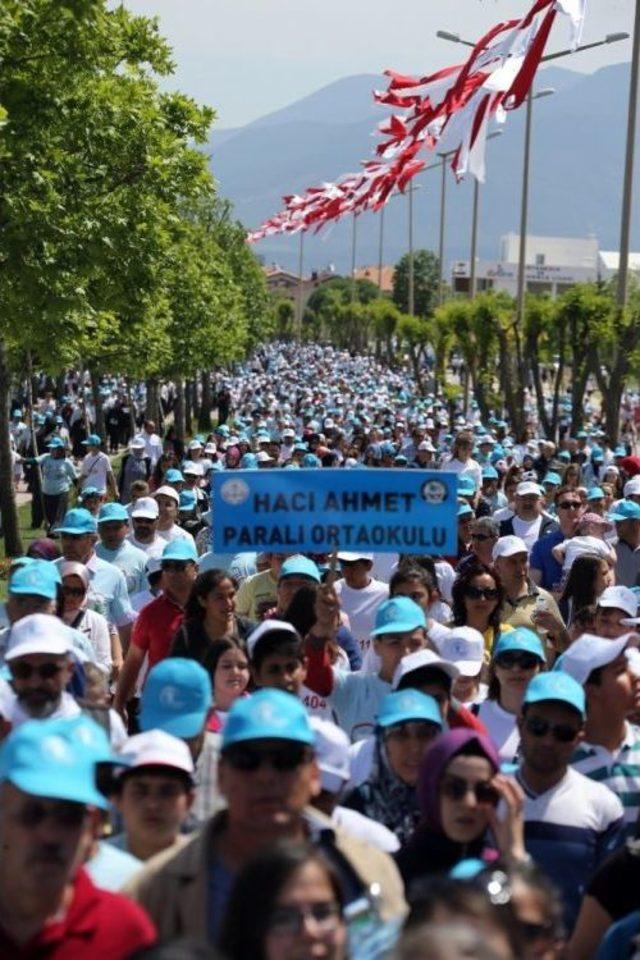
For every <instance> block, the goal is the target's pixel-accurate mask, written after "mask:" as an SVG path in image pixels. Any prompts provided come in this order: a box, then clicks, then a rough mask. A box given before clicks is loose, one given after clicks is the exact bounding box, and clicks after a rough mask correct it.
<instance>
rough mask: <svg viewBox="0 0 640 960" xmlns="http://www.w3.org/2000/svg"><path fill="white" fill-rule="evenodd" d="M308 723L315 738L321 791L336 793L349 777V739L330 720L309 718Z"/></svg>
mask: <svg viewBox="0 0 640 960" xmlns="http://www.w3.org/2000/svg"><path fill="white" fill-rule="evenodd" d="M309 723H310V724H311V728H312V730H313V732H314V734H315V738H316V743H315V748H316V761H317V763H318V767H319V768H320V780H321V782H322V789H323V790H327V791H328V792H329V793H338V792H339V791H340V790H341V789H342V787H344V785H345V783H347V781H348V780H349V778H350V777H351V764H350V760H349V746H350V742H349V737H348V736H347V735H346V733H345V732H344V730H341V729H340V727H337V726H336V725H335V723H331V721H330V720H322V719H321V718H320V717H309Z"/></svg>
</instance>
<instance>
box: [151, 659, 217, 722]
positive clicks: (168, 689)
mask: <svg viewBox="0 0 640 960" xmlns="http://www.w3.org/2000/svg"><path fill="white" fill-rule="evenodd" d="M212 701H213V693H212V690H211V678H210V676H209V674H208V672H207V671H206V670H205V669H204V667H201V666H200V664H199V663H197V662H196V661H195V660H188V659H186V658H183V657H168V658H167V659H166V660H162V661H161V662H160V663H157V664H156V665H155V666H154V667H152V668H151V670H149V673H148V674H147V679H146V682H145V685H144V689H143V691H142V699H141V703H140V729H141V730H142V731H145V730H154V729H158V730H163V731H164V732H165V733H170V734H172V735H173V736H174V737H195V736H196V735H197V734H199V733H200V731H201V730H202V728H203V727H204V724H205V720H206V718H207V714H208V712H209V709H210V708H211V704H212Z"/></svg>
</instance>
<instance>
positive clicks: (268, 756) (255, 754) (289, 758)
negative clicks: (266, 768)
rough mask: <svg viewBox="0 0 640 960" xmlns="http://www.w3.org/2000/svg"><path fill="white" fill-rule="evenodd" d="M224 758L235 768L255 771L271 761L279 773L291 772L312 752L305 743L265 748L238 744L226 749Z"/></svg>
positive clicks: (307, 758)
mask: <svg viewBox="0 0 640 960" xmlns="http://www.w3.org/2000/svg"><path fill="white" fill-rule="evenodd" d="M223 756H224V759H225V760H226V762H227V763H228V764H229V766H230V767H232V768H233V769H234V770H242V771H243V772H246V773H254V772H255V771H256V770H258V769H259V768H260V767H261V766H263V764H265V763H267V762H268V763H269V765H270V766H271V767H273V769H274V770H277V771H278V773H286V772H291V771H292V770H296V769H297V768H298V767H301V766H302V764H303V763H306V762H307V761H308V760H309V757H310V753H309V750H308V749H307V747H306V746H305V745H304V744H303V743H287V744H283V746H281V747H269V748H268V749H265V750H260V749H257V748H256V747H249V746H246V745H244V744H238V745H236V746H233V747H230V748H229V749H228V750H225V751H224V754H223Z"/></svg>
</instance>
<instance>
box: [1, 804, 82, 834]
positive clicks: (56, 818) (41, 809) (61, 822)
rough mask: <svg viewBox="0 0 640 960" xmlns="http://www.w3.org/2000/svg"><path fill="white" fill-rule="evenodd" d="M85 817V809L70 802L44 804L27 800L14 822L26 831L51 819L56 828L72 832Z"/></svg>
mask: <svg viewBox="0 0 640 960" xmlns="http://www.w3.org/2000/svg"><path fill="white" fill-rule="evenodd" d="M86 815H87V808H86V807H85V806H84V805H83V804H81V803H73V801H71V800H60V801H58V802H55V803H46V804H45V803H40V802H39V801H38V800H28V801H27V802H26V803H24V804H23V806H22V807H21V809H20V811H19V812H18V814H17V815H16V820H17V821H18V823H19V824H20V826H22V827H25V828H26V829H28V830H33V829H35V828H36V827H39V826H40V824H41V823H44V821H45V820H47V819H51V820H52V821H53V822H54V823H55V824H56V826H57V827H60V828H62V829H65V830H72V829H77V828H78V827H79V826H81V824H82V822H83V821H84V818H85V817H86Z"/></svg>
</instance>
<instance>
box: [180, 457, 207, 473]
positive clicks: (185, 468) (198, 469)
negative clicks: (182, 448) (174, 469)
mask: <svg viewBox="0 0 640 960" xmlns="http://www.w3.org/2000/svg"><path fill="white" fill-rule="evenodd" d="M187 474H191V475H192V476H195V477H201V476H203V474H204V467H203V466H202V464H201V463H194V461H193V460H188V461H187V462H186V463H183V464H182V475H183V477H184V476H186V475H187Z"/></svg>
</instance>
